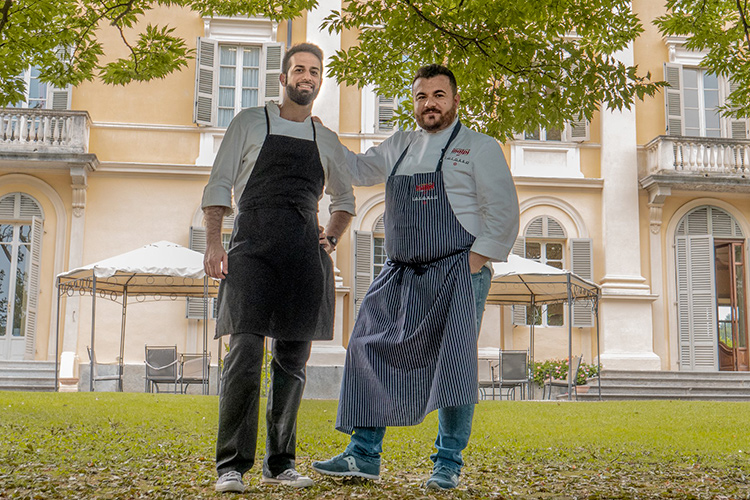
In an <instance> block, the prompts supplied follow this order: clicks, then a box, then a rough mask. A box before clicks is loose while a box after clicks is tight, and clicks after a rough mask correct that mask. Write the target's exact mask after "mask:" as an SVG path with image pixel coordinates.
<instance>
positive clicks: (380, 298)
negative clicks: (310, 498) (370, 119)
mask: <svg viewBox="0 0 750 500" xmlns="http://www.w3.org/2000/svg"><path fill="white" fill-rule="evenodd" d="M412 96H413V99H414V115H415V118H416V121H417V124H418V125H419V129H418V130H415V131H398V132H396V133H394V134H393V135H392V136H391V137H389V138H388V139H387V140H386V141H384V142H383V143H382V144H380V145H379V146H376V147H373V148H370V149H369V150H368V151H367V152H365V153H364V154H359V155H355V154H354V153H351V152H348V158H347V160H348V161H347V163H348V167H349V170H350V172H351V174H352V177H353V183H354V184H355V185H363V186H370V185H375V184H380V183H383V182H385V184H386V201H385V218H384V221H385V245H386V253H387V255H388V262H387V265H386V266H385V267H384V269H383V271H382V272H381V273H380V274H379V275H378V277H377V278H376V279H375V280H374V281H373V283H372V285H371V287H370V289H369V291H368V292H367V295H366V296H365V298H364V299H363V301H362V304H361V306H360V311H359V314H358V316H357V320H356V322H355V326H354V329H353V331H352V335H351V339H350V341H349V345H348V348H347V358H346V365H345V369H344V378H343V381H342V386H341V397H340V399H339V410H338V416H337V422H336V428H337V429H338V430H340V431H342V432H346V433H349V434H351V441H350V443H349V445H348V446H347V448H346V450H345V451H344V452H343V453H341V454H340V455H337V456H335V457H333V458H331V459H329V460H326V461H321V462H315V463H314V464H313V469H315V470H316V471H318V472H320V473H322V474H327V475H333V476H358V477H363V478H367V479H377V478H378V477H379V475H380V454H381V452H382V442H383V437H384V435H385V430H386V427H388V426H394V425H396V426H403V425H415V424H418V423H419V422H421V421H422V420H423V419H424V417H425V415H427V414H428V413H430V412H432V411H434V410H438V415H439V421H440V424H439V429H438V435H437V439H436V441H435V447H436V448H437V452H436V453H434V454H433V455H432V456H431V459H432V461H433V463H434V466H433V471H432V475H431V476H430V478H429V479H428V480H427V482H426V486H427V488H428V489H452V488H455V487H456V486H457V485H458V482H459V476H460V472H461V468H462V466H463V459H462V451H463V450H464V448H465V447H466V446H467V445H468V442H469V437H470V435H471V423H472V418H473V414H474V406H475V404H476V402H477V393H478V390H477V337H478V332H479V327H480V325H481V319H482V312H483V311H484V303H485V300H486V298H487V294H488V292H489V287H490V281H491V279H492V272H491V269H492V268H491V265H490V262H491V261H505V260H506V259H507V256H508V253H509V252H510V250H511V248H512V246H513V243H514V241H515V239H516V236H517V234H518V215H519V214H518V198H517V195H516V189H515V185H514V184H513V179H512V178H511V175H510V171H509V169H508V165H507V163H506V162H505V158H504V156H503V152H502V149H501V148H500V145H499V144H498V142H497V141H496V140H495V139H493V138H491V137H489V136H487V135H485V134H482V133H479V132H476V131H474V130H471V129H469V128H468V127H465V126H462V125H461V123H460V120H459V119H458V106H459V103H460V97H459V94H458V91H457V86H456V79H455V77H454V75H453V73H452V72H451V71H450V70H449V69H448V68H446V67H444V66H440V65H436V64H433V65H429V66H424V67H422V68H420V69H419V70H418V71H417V73H416V75H415V77H414V80H413V84H412Z"/></svg>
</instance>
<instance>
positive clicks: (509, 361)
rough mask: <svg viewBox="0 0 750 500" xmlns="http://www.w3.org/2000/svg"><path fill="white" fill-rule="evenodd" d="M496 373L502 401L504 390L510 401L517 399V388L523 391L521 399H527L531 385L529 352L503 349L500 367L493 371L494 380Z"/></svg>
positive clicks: (500, 356)
mask: <svg viewBox="0 0 750 500" xmlns="http://www.w3.org/2000/svg"><path fill="white" fill-rule="evenodd" d="M495 371H497V384H498V387H499V388H500V399H503V390H505V395H506V397H507V398H508V399H515V396H516V388H517V387H518V388H520V389H521V399H526V393H527V392H528V388H529V383H530V381H529V353H528V351H504V350H502V349H501V350H500V354H499V363H498V366H497V367H496V368H494V369H493V378H495Z"/></svg>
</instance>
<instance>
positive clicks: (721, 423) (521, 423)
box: [0, 392, 750, 500]
mask: <svg viewBox="0 0 750 500" xmlns="http://www.w3.org/2000/svg"><path fill="white" fill-rule="evenodd" d="M335 415H336V402H335V401H304V402H303V405H302V408H301V410H300V416H299V429H298V437H297V443H298V468H299V469H300V471H302V472H303V473H307V472H309V473H310V474H311V475H312V477H313V478H314V479H316V485H315V486H314V487H313V488H309V489H305V490H302V491H299V490H290V489H286V488H279V487H269V486H262V485H261V484H260V482H259V475H260V472H259V467H258V466H257V465H256V466H255V467H254V468H253V469H252V470H251V471H250V472H249V473H248V474H246V475H245V479H246V483H249V488H248V491H247V492H246V493H245V494H244V495H242V497H248V498H268V499H281V498H284V499H287V498H300V499H312V498H323V499H344V498H347V499H357V498H362V499H370V498H372V499H392V498H405V499H411V498H460V499H465V498H495V499H501V498H502V499H506V498H508V499H510V498H542V499H547V498H550V499H551V498H554V499H558V498H565V499H582V498H590V499H616V498H623V499H625V498H633V499H636V498H638V499H641V498H644V499H645V498H674V499H684V498H693V499H717V500H719V499H721V500H727V499H740V498H743V499H749V498H750V461H749V460H748V456H747V455H748V453H750V425H749V424H750V418H749V417H750V404H748V403H715V402H680V401H656V402H634V401H630V402H607V403H583V402H581V403H567V402H564V403H556V402H551V403H550V402H507V401H503V402H499V401H483V402H481V403H480V404H479V406H478V407H477V412H476V415H475V419H474V431H473V434H472V441H471V444H470V445H469V448H468V449H467V450H466V452H465V453H464V458H465V460H466V463H467V465H466V467H465V468H464V473H463V474H462V478H461V479H462V483H461V486H460V487H459V489H458V490H456V491H453V492H446V493H438V494H429V493H427V492H425V491H424V489H423V486H422V485H423V482H424V480H425V479H426V477H427V476H428V475H429V471H430V468H431V465H432V463H431V462H430V460H429V458H428V457H429V454H430V453H432V451H433V449H432V442H433V441H434V438H435V430H436V426H437V419H436V418H435V415H434V414H433V415H430V416H429V417H428V418H427V420H426V421H425V422H424V423H423V424H421V425H419V426H415V427H405V428H391V429H389V430H388V433H387V434H386V439H385V443H384V448H385V453H384V458H383V468H382V470H381V480H380V481H378V482H368V481H353V480H349V481H342V480H334V479H329V478H321V477H320V476H316V475H315V473H314V472H312V471H311V470H310V463H311V462H312V461H313V460H317V459H321V458H328V457H330V456H332V455H334V454H337V453H339V452H340V451H341V450H342V449H343V447H344V446H345V445H346V443H347V441H348V438H347V436H345V435H343V434H341V433H339V432H336V431H335V430H334V428H333V424H334V420H335ZM261 420H262V417H261ZM216 426H217V400H216V398H215V397H210V396H181V395H150V394H127V393H126V394H114V393H71V394H51V393H41V394H37V393H22V392H0V499H6V498H8V499H10V498H22V499H61V498H84V499H93V498H96V499H99V498H102V499H104V498H107V499H109V498H113V499H138V498H148V499H173V498H185V499H198V498H220V497H221V495H219V494H216V493H214V492H213V483H214V480H215V472H214V463H213V447H214V438H215V433H216ZM262 427H263V424H262V423H261V428H262ZM262 434H264V431H263V430H261V436H259V442H260V443H263V442H264V439H265V438H264V436H263V435H262ZM262 455H263V450H262V444H261V445H260V446H259V450H258V457H259V459H262ZM223 497H224V498H227V497H228V498H240V496H236V495H224V496H223Z"/></svg>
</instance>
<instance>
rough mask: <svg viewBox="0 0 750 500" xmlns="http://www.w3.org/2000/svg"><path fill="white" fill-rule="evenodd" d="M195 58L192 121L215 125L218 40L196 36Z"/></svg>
mask: <svg viewBox="0 0 750 500" xmlns="http://www.w3.org/2000/svg"><path fill="white" fill-rule="evenodd" d="M197 48H198V50H197V51H196V60H195V108H194V110H193V121H194V122H195V123H197V124H198V125H206V126H209V127H213V126H215V125H216V106H214V93H215V92H216V84H217V82H216V77H217V75H218V67H219V57H218V53H219V42H217V41H216V40H211V39H210V38H203V37H198V42H197Z"/></svg>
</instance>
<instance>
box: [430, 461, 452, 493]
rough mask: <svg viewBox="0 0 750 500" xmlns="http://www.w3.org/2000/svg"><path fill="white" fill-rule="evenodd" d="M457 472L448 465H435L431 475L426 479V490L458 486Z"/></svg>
mask: <svg viewBox="0 0 750 500" xmlns="http://www.w3.org/2000/svg"><path fill="white" fill-rule="evenodd" d="M459 474H460V473H459V472H458V471H456V470H454V469H451V468H450V467H445V466H441V465H439V466H437V467H435V468H434V469H432V476H430V479H428V480H427V485H426V487H427V489H428V490H452V489H453V488H455V487H456V486H458V476H459Z"/></svg>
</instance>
